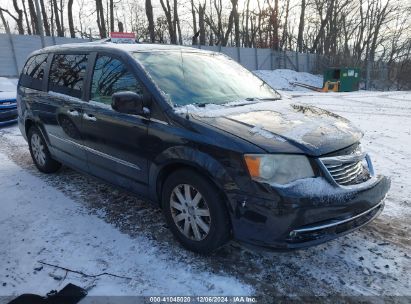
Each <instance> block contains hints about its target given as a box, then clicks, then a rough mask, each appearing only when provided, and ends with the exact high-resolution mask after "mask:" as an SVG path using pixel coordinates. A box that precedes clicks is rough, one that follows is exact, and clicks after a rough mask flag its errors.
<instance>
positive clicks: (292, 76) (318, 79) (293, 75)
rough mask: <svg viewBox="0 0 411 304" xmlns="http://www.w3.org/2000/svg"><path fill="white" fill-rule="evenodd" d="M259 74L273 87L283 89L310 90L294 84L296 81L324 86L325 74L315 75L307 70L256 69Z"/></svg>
mask: <svg viewBox="0 0 411 304" xmlns="http://www.w3.org/2000/svg"><path fill="white" fill-rule="evenodd" d="M253 73H255V74H256V75H257V76H259V77H260V78H262V79H264V80H265V82H267V83H268V84H269V85H270V86H271V87H273V88H274V89H277V90H283V91H295V90H298V91H302V92H307V91H310V90H308V89H305V88H302V87H298V86H295V85H293V83H294V82H300V83H305V84H308V85H311V86H315V87H319V88H321V87H322V86H323V76H322V75H313V74H310V73H305V72H296V71H293V70H288V69H278V70H274V71H270V70H258V71H254V72H253Z"/></svg>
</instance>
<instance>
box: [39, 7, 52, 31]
mask: <svg viewBox="0 0 411 304" xmlns="http://www.w3.org/2000/svg"><path fill="white" fill-rule="evenodd" d="M40 8H41V16H42V17H43V18H42V19H43V26H44V32H45V34H46V36H51V32H50V25H49V21H48V17H47V11H46V7H45V6H44V0H40Z"/></svg>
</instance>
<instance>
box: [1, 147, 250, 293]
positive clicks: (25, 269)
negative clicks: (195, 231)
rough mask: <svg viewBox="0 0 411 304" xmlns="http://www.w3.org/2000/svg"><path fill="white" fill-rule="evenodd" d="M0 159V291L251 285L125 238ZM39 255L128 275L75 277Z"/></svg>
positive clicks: (200, 289) (212, 289) (246, 289)
mask: <svg viewBox="0 0 411 304" xmlns="http://www.w3.org/2000/svg"><path fill="white" fill-rule="evenodd" d="M0 163H1V166H0V192H1V195H2V199H1V213H0V230H1V232H2V233H1V234H0V244H1V246H0V269H2V271H1V272H0V282H2V283H3V284H4V285H3V286H2V287H1V286H0V295H4V296H11V295H17V294H21V293H36V294H46V293H47V292H49V291H50V290H53V289H56V290H59V289H61V288H62V287H64V286H65V285H66V284H67V283H69V282H71V283H73V284H76V285H79V286H82V287H88V286H94V287H92V288H91V290H90V292H89V295H110V296H114V295H153V294H154V295H182V294H183V295H232V294H235V295H250V294H251V293H252V292H253V288H252V287H250V286H248V285H245V284H243V283H241V282H240V281H239V280H237V279H236V278H234V277H231V276H230V275H227V274H224V273H221V272H220V273H212V272H209V271H200V270H197V269H196V268H194V267H192V266H191V265H189V264H187V263H185V262H184V261H178V260H175V259H173V257H172V256H170V255H169V254H168V253H167V252H164V251H160V250H159V249H158V248H157V247H156V244H155V242H153V241H151V240H149V239H147V238H146V237H145V236H143V235H139V236H137V237H134V238H130V237H129V236H128V235H126V234H123V233H121V232H120V231H118V230H117V229H116V228H114V227H113V226H112V225H110V224H108V223H106V222H104V221H103V220H102V219H99V218H98V217H97V216H96V215H92V214H90V213H89V211H88V210H87V209H86V208H85V207H83V206H81V205H79V204H78V203H76V202H74V201H72V200H71V199H69V198H67V197H66V196H65V195H64V194H62V193H61V192H60V191H58V190H57V189H54V188H52V187H50V186H48V185H47V184H45V183H44V181H42V180H40V179H39V178H37V177H35V176H32V175H30V174H29V173H27V172H26V171H25V170H24V169H22V168H20V167H18V166H17V165H15V164H14V163H13V162H11V161H10V160H9V159H8V157H7V156H5V155H4V154H2V153H1V152H0ZM40 261H42V262H46V263H49V264H54V265H58V266H62V267H66V268H70V269H72V270H76V271H82V272H84V273H87V274H91V275H95V274H99V273H103V272H107V273H112V274H116V275H119V276H125V277H130V278H131V280H130V279H125V278H116V277H111V276H107V275H103V276H100V277H98V278H88V277H83V276H81V275H78V274H75V273H70V272H68V273H66V272H65V271H63V270H61V269H57V268H54V267H50V266H46V265H41V264H39V262H40ZM40 266H43V267H42V269H40V270H39V267H40ZM36 269H37V270H36ZM56 278H63V279H61V280H56Z"/></svg>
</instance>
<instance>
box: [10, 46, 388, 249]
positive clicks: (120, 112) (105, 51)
mask: <svg viewBox="0 0 411 304" xmlns="http://www.w3.org/2000/svg"><path fill="white" fill-rule="evenodd" d="M17 93H18V96H17V104H18V115H19V117H18V122H19V127H20V129H21V132H22V134H23V135H24V136H25V138H26V139H27V141H28V143H29V147H30V153H31V155H32V158H33V161H34V163H35V165H36V166H37V168H38V169H39V170H40V171H42V172H45V173H52V172H55V171H56V170H58V169H59V168H60V166H61V164H64V165H67V166H70V167H72V168H74V169H76V170H79V171H83V172H85V173H87V174H90V175H94V176H96V177H99V178H101V179H104V180H106V181H108V182H110V183H112V184H114V185H117V186H119V187H122V188H124V189H127V190H129V191H132V192H134V193H136V194H137V195H140V196H143V197H144V198H146V199H148V200H151V201H153V202H155V203H158V204H159V206H160V207H161V208H162V209H163V212H164V215H165V218H166V220H167V223H168V226H169V227H170V229H171V231H172V232H173V234H174V235H175V237H176V238H177V239H178V240H179V241H180V242H181V243H182V244H183V245H184V246H185V247H186V248H188V249H190V250H193V251H196V252H199V253H209V252H212V251H213V250H215V249H217V248H218V247H220V246H222V245H224V244H225V243H226V242H227V241H228V240H230V239H231V238H234V239H236V240H238V241H241V242H244V243H248V244H251V245H255V246H260V247H266V248H272V249H294V248H301V247H305V246H309V245H314V244H319V243H322V242H324V241H327V240H330V239H333V238H335V237H337V236H340V235H343V234H345V233H347V232H349V231H352V230H353V229H356V228H358V227H361V226H363V225H364V224H366V223H368V222H370V221H371V220H373V219H374V218H375V217H376V216H377V215H378V214H379V213H380V212H381V211H382V209H383V207H384V197H385V195H386V193H387V191H388V189H389V187H390V181H389V179H388V178H386V177H384V176H380V175H376V174H375V173H374V169H373V167H372V163H371V159H370V157H369V156H368V154H367V153H366V152H365V151H363V150H362V148H361V145H360V139H361V137H362V133H361V131H359V130H358V129H357V128H355V127H354V126H352V125H351V124H350V122H349V121H347V120H346V119H344V118H342V117H340V116H338V115H336V114H333V113H331V112H328V111H325V110H322V109H320V108H317V107H312V106H306V105H302V104H296V103H293V102H292V101H290V100H283V99H281V96H280V95H279V94H278V93H277V92H276V91H275V90H273V89H272V88H270V87H269V86H268V85H267V84H266V83H265V82H264V81H262V80H261V79H259V78H258V77H256V76H255V75H253V74H252V73H251V72H249V71H247V70H246V69H245V68H243V67H242V66H240V65H239V64H237V63H236V62H234V61H233V60H231V59H229V58H228V57H226V56H224V55H221V54H219V53H214V52H208V51H203V50H198V49H193V48H188V47H181V46H169V45H150V44H130V45H126V44H114V43H110V42H96V43H84V44H72V45H64V46H55V47H48V48H45V49H42V50H39V51H37V52H34V53H33V54H31V55H30V57H29V59H28V60H27V63H26V65H25V67H24V69H23V71H22V74H21V76H20V79H19V83H18V92H17Z"/></svg>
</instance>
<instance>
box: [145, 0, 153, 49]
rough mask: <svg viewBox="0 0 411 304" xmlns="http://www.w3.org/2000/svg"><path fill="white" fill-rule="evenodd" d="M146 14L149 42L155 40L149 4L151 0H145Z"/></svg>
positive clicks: (151, 8) (151, 11)
mask: <svg viewBox="0 0 411 304" xmlns="http://www.w3.org/2000/svg"><path fill="white" fill-rule="evenodd" d="M146 16H147V20H148V32H149V34H150V42H151V43H154V42H155V32H154V17H153V6H152V5H151V0H146Z"/></svg>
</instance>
